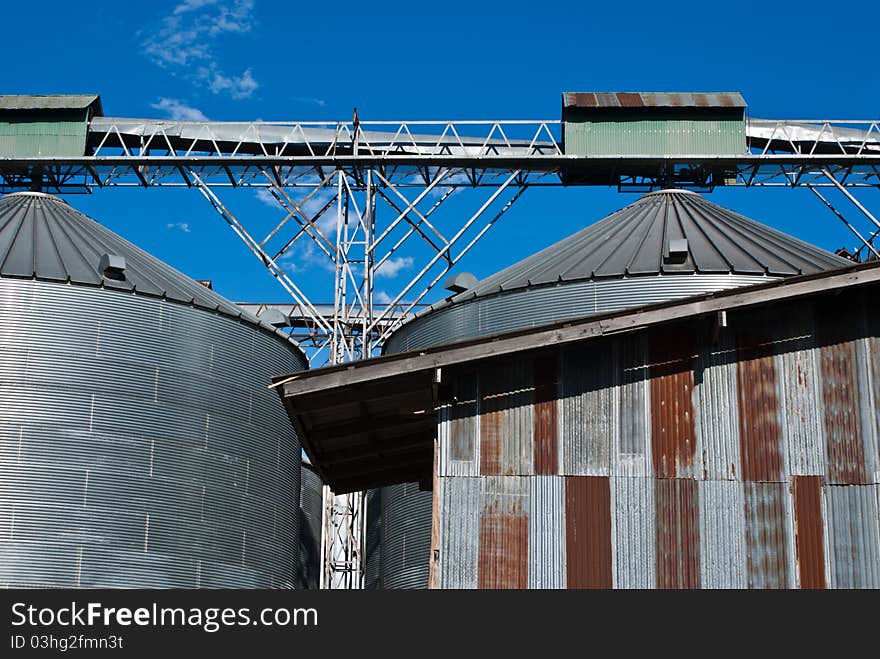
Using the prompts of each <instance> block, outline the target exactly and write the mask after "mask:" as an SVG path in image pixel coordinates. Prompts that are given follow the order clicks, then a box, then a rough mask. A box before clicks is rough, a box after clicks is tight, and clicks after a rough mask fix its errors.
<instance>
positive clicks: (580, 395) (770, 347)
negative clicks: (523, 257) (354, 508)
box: [278, 232, 880, 588]
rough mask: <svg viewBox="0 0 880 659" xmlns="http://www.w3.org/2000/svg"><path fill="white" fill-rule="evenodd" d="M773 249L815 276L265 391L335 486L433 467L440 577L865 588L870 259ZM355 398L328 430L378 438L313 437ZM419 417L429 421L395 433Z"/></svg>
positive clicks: (878, 476)
mask: <svg viewBox="0 0 880 659" xmlns="http://www.w3.org/2000/svg"><path fill="white" fill-rule="evenodd" d="M649 233H650V232H646V234H645V235H649ZM661 235H666V234H661ZM754 236H755V234H750V235H749V236H748V238H751V237H754ZM638 237H639V236H638V234H637V235H636V236H635V238H634V240H636V239H638ZM709 242H711V243H712V244H713V245H714V246H717V245H718V242H717V241H709ZM737 242H738V244H739V245H740V246H742V247H741V248H740V249H742V251H748V252H750V253H752V254H760V253H761V250H760V249H758V247H759V246H760V245H766V242H762V243H759V244H758V245H757V246H753V245H751V244H750V243H749V242H748V240H747V239H746V237H743V236H740V240H738V241H737ZM659 245H660V247H659V248H660V249H666V247H665V246H667V241H665V240H664V241H663V242H660V243H659ZM747 245H748V248H746V247H745V246H747ZM677 247H681V245H680V244H679V245H677ZM688 247H689V251H690V252H691V256H693V257H694V258H695V259H697V258H698V257H699V256H700V255H701V254H702V255H705V253H704V252H705V248H703V247H697V244H696V243H692V242H691V241H690V240H689V241H688ZM780 247H781V246H780ZM785 247H787V248H792V247H795V248H797V251H798V252H799V254H800V255H801V256H802V257H805V258H806V255H809V258H808V259H807V260H808V261H809V262H810V265H809V266H803V265H802V266H801V267H800V272H806V273H812V274H801V275H796V274H795V273H791V274H795V276H794V277H793V278H790V279H787V280H771V281H768V279H769V278H768V279H765V280H764V281H766V282H767V283H764V284H758V285H756V286H755V285H753V286H747V287H742V288H739V289H736V290H730V291H725V292H715V293H709V294H703V295H699V296H696V297H689V298H684V299H681V300H678V301H672V302H667V303H662V304H653V305H648V306H642V307H638V308H635V309H624V310H620V311H613V312H606V313H599V314H595V315H592V316H589V315H586V316H584V317H582V318H578V319H568V320H565V321H564V322H561V323H556V324H551V325H545V326H541V327H528V326H527V327H526V328H522V329H518V330H516V331H513V332H509V333H506V334H496V335H494V336H491V337H486V338H480V337H479V336H478V337H476V338H473V335H470V337H471V338H470V340H467V341H465V342H462V343H458V344H449V345H434V346H433V347H431V346H425V345H420V346H419V351H418V352H414V353H404V354H401V355H388V356H385V357H382V358H379V359H376V360H370V361H367V362H363V363H361V364H358V365H356V366H355V367H354V368H353V369H352V368H351V367H350V366H349V367H348V368H347V369H322V370H320V371H315V372H312V373H310V374H308V375H294V376H291V377H290V378H287V379H282V380H279V382H278V386H279V388H280V389H281V390H282V393H283V396H284V400H285V402H286V404H287V407H288V413H289V415H290V416H291V418H292V420H293V421H294V423H295V424H296V425H297V427H298V428H299V429H300V430H301V431H302V434H303V436H304V437H305V440H304V444H305V446H306V450H307V451H310V452H314V454H315V456H316V463H317V467H318V468H319V469H320V470H322V472H323V473H324V475H325V478H326V479H327V480H328V482H330V484H331V485H334V484H335V483H338V484H340V485H342V486H344V484H345V483H357V484H359V485H362V484H364V483H371V484H373V485H381V484H383V483H385V482H388V481H393V479H394V478H400V476H399V474H402V473H407V471H409V472H410V473H413V472H414V473H421V474H424V472H425V470H430V469H433V472H434V492H433V509H432V519H431V520H430V527H431V528H432V531H433V539H432V544H431V556H432V560H433V563H432V575H431V577H430V580H431V584H432V585H434V586H436V587H444V588H477V587H495V588H525V587H538V588H560V587H607V588H610V587H618V588H655V587H657V588H669V587H673V588H695V587H710V588H745V587H749V588H759V587H760V588H770V587H880V581H878V576H880V570H878V568H880V535H878V534H880V529H878V505H880V502H878V496H880V490H878V487H880V485H878V483H880V458H878V453H880V448H878V439H880V421H878V418H880V415H878V413H877V412H878V399H880V361H878V355H880V350H878V349H880V315H878V308H877V305H876V302H875V300H876V299H877V298H876V296H877V294H878V293H880V268H878V266H877V265H876V264H871V265H864V266H852V265H851V264H850V265H849V266H847V267H845V268H844V269H841V270H831V271H828V270H827V269H828V268H834V267H836V266H840V265H841V263H842V262H841V261H839V260H837V259H835V258H834V257H833V256H831V255H828V254H827V253H824V252H821V250H815V248H810V249H809V250H806V249H802V248H801V247H800V246H799V245H798V243H796V242H791V241H789V242H788V243H787V244H786V245H785ZM655 248H656V247H655ZM611 251H612V252H613V253H614V254H619V253H620V252H619V251H618V250H611ZM770 251H774V250H770ZM557 254H559V256H560V258H561V259H564V258H565V255H564V254H560V253H559V252H557ZM779 254H780V253H779V251H778V250H776V256H777V257H778V256H779ZM768 258H769V257H768ZM765 274H766V272H765ZM687 276H689V277H694V276H695V274H694V273H690V274H688V275H687ZM779 276H784V275H781V274H780V275H779ZM633 279H635V278H633ZM465 295H466V294H465ZM499 296H500V294H499ZM476 299H479V295H477V296H476ZM448 306H449V307H450V308H454V306H455V304H450V305H448ZM510 308H511V309H513V308H514V307H513V306H511V307H510ZM548 316H549V319H552V318H553V316H552V315H548ZM418 322H419V321H415V323H413V325H415V324H416V323H418ZM404 329H405V328H404ZM402 331H403V330H402ZM483 334H484V335H485V334H487V333H486V332H484V333H483ZM420 391H421V392H424V395H423V396H422V397H419V396H418V395H417V394H418V393H419V392H420ZM355 392H358V393H357V395H358V396H359V401H358V402H359V404H360V410H361V411H359V412H355V414H356V415H359V416H358V417H357V418H356V419H353V418H340V419H339V420H338V423H339V424H340V426H339V427H340V429H343V428H350V427H352V425H354V424H355V423H358V422H359V423H362V424H364V425H366V424H367V423H369V424H370V425H371V426H372V427H374V428H381V430H380V431H377V432H373V433H362V434H360V435H349V436H346V437H343V436H342V435H340V434H339V433H336V434H334V432H333V430H332V429H331V428H329V427H327V425H326V424H325V425H324V426H322V435H321V439H318V440H316V443H315V444H312V443H311V439H310V437H309V428H310V425H311V419H312V418H321V419H324V418H326V413H325V412H323V411H322V406H324V405H326V404H327V403H326V402H325V401H327V400H329V399H330V397H331V396H333V395H335V396H342V397H351V396H354V395H355ZM432 392H433V393H432ZM431 396H433V401H434V403H433V406H431V408H430V409H427V406H426V404H425V398H426V397H429V398H430V397H431ZM380 401H381V405H380V404H379V402H380ZM394 402H397V407H396V415H395V417H394V418H392V417H390V416H383V410H386V409H388V408H391V407H392V404H393V403H394ZM429 413H433V414H434V415H435V416H434V418H433V419H432V421H435V422H436V423H437V426H436V432H435V433H434V434H433V435H430V436H429V435H427V434H425V433H422V434H419V435H418V436H417V435H415V434H411V435H409V436H408V437H405V436H402V435H401V434H399V433H398V432H397V429H398V428H399V427H400V424H401V423H404V422H409V421H408V418H423V417H425V416H427V415H428V414H429ZM331 437H332V438H333V446H334V447H335V448H336V449H337V450H336V451H330V450H327V448H328V447H327V444H326V443H325V441H324V439H323V438H331ZM434 438H435V439H436V441H434ZM425 442H430V443H432V444H435V446H436V458H435V462H434V467H433V468H432V467H431V462H430V458H427V459H426V457H425V452H424V449H423V448H422V446H423V445H424V443H425ZM343 449H344V450H343ZM337 455H338V457H337ZM343 455H344V458H343V457H342V456H343ZM359 455H360V456H362V457H361V458H360V460H359V459H358V457H357V456H359ZM377 455H378V456H379V457H380V458H384V460H385V463H393V465H394V470H395V471H390V468H389V467H386V466H383V465H384V464H385V463H383V462H382V461H381V460H377V459H376V456H377ZM355 463H358V464H359V466H360V469H361V471H358V472H356V465H355ZM355 473H356V474H357V475H355ZM422 480H425V477H424V475H423V477H422ZM421 528H422V529H427V528H429V524H428V523H427V520H426V519H423V522H422V526H421Z"/></svg>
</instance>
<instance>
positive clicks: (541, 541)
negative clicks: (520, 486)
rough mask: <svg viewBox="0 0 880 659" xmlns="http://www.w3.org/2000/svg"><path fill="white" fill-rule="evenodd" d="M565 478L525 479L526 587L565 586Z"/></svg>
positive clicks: (538, 477)
mask: <svg viewBox="0 0 880 659" xmlns="http://www.w3.org/2000/svg"><path fill="white" fill-rule="evenodd" d="M565 528H566V527H565V479H564V478H562V477H560V476H535V477H533V478H530V479H529V567H528V572H529V584H528V585H529V588H543V589H547V588H565V586H566V571H565V535H566V531H565Z"/></svg>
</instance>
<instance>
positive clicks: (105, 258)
mask: <svg viewBox="0 0 880 659" xmlns="http://www.w3.org/2000/svg"><path fill="white" fill-rule="evenodd" d="M98 270H99V271H100V273H101V276H102V277H105V278H106V279H114V280H116V281H124V280H125V257H124V256H119V255H118V254H104V255H102V256H101V262H100V263H99V264H98Z"/></svg>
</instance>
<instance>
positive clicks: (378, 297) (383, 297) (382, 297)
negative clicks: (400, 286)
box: [373, 291, 393, 304]
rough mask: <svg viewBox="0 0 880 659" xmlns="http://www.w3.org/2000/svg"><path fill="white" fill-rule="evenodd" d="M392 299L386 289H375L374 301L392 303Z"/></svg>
mask: <svg viewBox="0 0 880 659" xmlns="http://www.w3.org/2000/svg"><path fill="white" fill-rule="evenodd" d="M392 299H393V298H392V297H391V296H390V295H388V293H386V292H385V291H373V302H375V303H377V304H391V300H392Z"/></svg>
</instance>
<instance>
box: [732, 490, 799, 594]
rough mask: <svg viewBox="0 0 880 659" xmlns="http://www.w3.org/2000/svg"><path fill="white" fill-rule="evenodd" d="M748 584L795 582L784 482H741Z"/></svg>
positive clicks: (785, 584) (769, 585)
mask: <svg viewBox="0 0 880 659" xmlns="http://www.w3.org/2000/svg"><path fill="white" fill-rule="evenodd" d="M742 487H743V493H744V497H745V523H746V528H745V541H746V561H747V562H746V567H747V569H748V573H747V584H746V585H747V587H749V588H791V587H793V586H794V579H793V570H792V568H793V564H794V560H795V557H794V555H793V551H792V548H793V547H792V539H791V527H792V520H791V510H790V507H789V505H788V486H787V484H786V483H743V484H742Z"/></svg>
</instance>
